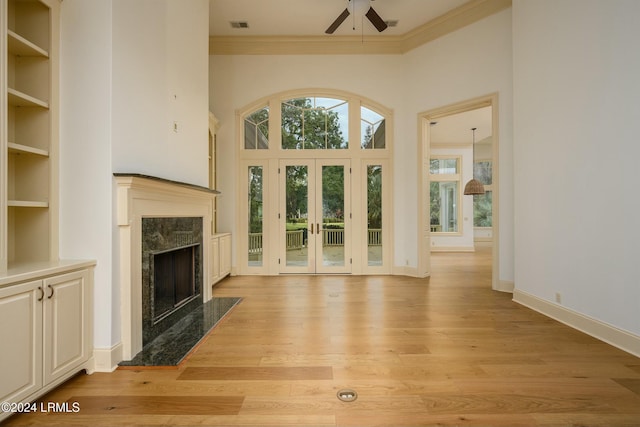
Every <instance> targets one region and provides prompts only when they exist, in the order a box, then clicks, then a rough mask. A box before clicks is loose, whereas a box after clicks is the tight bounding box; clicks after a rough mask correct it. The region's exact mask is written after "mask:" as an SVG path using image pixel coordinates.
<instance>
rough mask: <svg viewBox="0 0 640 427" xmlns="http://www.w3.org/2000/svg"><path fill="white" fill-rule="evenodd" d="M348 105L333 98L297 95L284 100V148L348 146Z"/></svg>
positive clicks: (304, 148) (337, 147) (338, 147)
mask: <svg viewBox="0 0 640 427" xmlns="http://www.w3.org/2000/svg"><path fill="white" fill-rule="evenodd" d="M348 118H349V105H348V103H347V101H343V100H341V99H332V98H318V97H309V98H295V99H290V100H288V101H284V102H283V103H282V148H283V149H287V150H309V149H346V148H349V141H348V134H349V131H348V129H349V119H348Z"/></svg>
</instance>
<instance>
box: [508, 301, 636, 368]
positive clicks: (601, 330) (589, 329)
mask: <svg viewBox="0 0 640 427" xmlns="http://www.w3.org/2000/svg"><path fill="white" fill-rule="evenodd" d="M513 301H514V302H517V303H518V304H521V305H523V306H525V307H528V308H530V309H532V310H534V311H537V312H538V313H541V314H544V315H545V316H547V317H550V318H552V319H554V320H557V321H558V322H560V323H564V324H565V325H567V326H570V327H572V328H574V329H577V330H578V331H581V332H584V333H585V334H587V335H590V336H592V337H594V338H597V339H599V340H600V341H604V342H606V343H607V344H611V345H612V346H614V347H617V348H619V349H620V350H624V351H626V352H628V353H631V354H633V355H634V356H637V357H640V336H638V335H634V334H632V333H631V332H628V331H624V330H622V329H619V328H616V327H615V326H612V325H609V324H607V323H604V322H602V321H600V320H597V319H594V318H592V317H589V316H586V315H584V314H582V313H578V312H577V311H573V310H571V309H569V308H566V307H562V306H560V305H557V304H554V303H552V302H549V301H546V300H543V299H541V298H538V297H536V296H534V295H531V294H529V293H527V292H524V291H521V290H518V289H515V290H514V291H513Z"/></svg>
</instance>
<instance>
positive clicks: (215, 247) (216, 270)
mask: <svg viewBox="0 0 640 427" xmlns="http://www.w3.org/2000/svg"><path fill="white" fill-rule="evenodd" d="M209 257H210V258H209V260H210V261H209V268H210V271H209V286H211V285H212V284H213V283H215V282H216V281H217V280H218V278H219V277H220V238H219V237H218V236H213V237H212V238H211V247H210V248H209Z"/></svg>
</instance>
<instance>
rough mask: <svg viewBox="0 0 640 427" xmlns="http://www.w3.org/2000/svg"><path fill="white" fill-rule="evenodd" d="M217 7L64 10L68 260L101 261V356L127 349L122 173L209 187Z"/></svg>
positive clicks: (71, 5) (70, 6)
mask: <svg viewBox="0 0 640 427" xmlns="http://www.w3.org/2000/svg"><path fill="white" fill-rule="evenodd" d="M208 7H209V3H208V1H207V0H189V1H188V2H184V1H182V0H94V1H91V2H89V1H86V0H65V1H64V2H63V3H61V17H62V18H61V19H62V37H61V44H62V46H61V67H62V70H61V76H62V81H61V104H62V105H61V138H60V140H61V143H60V145H61V156H60V157H61V159H60V161H61V165H60V193H61V203H60V205H61V212H60V254H61V257H63V258H82V259H95V260H97V267H96V272H95V273H96V274H95V291H94V292H95V297H94V300H95V307H94V315H95V322H94V325H95V327H94V329H95V333H94V344H95V347H96V348H98V349H105V348H106V349H108V348H110V347H111V346H113V345H115V344H117V343H118V342H119V341H120V299H119V298H120V294H119V283H118V282H117V278H118V265H117V256H118V254H117V253H116V248H117V242H115V241H114V239H116V238H117V227H116V226H115V225H114V218H115V216H114V212H115V202H114V200H115V199H114V197H113V191H114V188H113V176H112V174H113V172H134V173H144V174H150V175H155V176H160V177H163V178H168V179H173V180H178V181H185V182H189V183H192V184H197V185H204V186H206V185H208V164H207V163H208V160H207V157H208V98H209V93H208V92H209V91H208V63H207V61H208V59H207V58H208V10H209V9H208ZM174 95H176V96H177V97H174ZM173 121H177V122H178V132H177V133H175V132H173V129H172V125H173Z"/></svg>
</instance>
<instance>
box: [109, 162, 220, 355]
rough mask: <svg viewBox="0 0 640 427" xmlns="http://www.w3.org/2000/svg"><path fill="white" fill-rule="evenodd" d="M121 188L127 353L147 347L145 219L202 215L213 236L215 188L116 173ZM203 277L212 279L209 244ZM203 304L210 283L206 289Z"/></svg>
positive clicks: (123, 318) (122, 300)
mask: <svg viewBox="0 0 640 427" xmlns="http://www.w3.org/2000/svg"><path fill="white" fill-rule="evenodd" d="M114 176H115V183H116V191H117V218H116V223H117V226H118V237H119V245H118V249H119V253H118V259H119V275H118V278H119V282H120V311H121V337H122V357H123V359H124V360H131V359H132V358H133V357H134V356H135V355H136V354H137V353H138V352H140V350H142V218H143V217H167V218H168V217H202V226H203V236H205V239H207V237H206V236H211V234H212V230H214V229H215V228H214V227H213V226H212V221H213V220H214V215H213V213H214V200H215V196H216V194H218V192H217V191H215V190H209V189H207V188H205V187H199V186H194V185H189V184H184V183H180V182H175V181H169V180H165V179H161V178H155V177H150V176H146V175H139V174H114ZM202 260H203V271H202V273H203V277H205V278H206V277H209V269H210V268H211V266H210V265H209V247H208V245H203V247H202ZM202 298H203V302H205V301H208V300H210V299H211V287H210V286H205V285H204V283H203V287H202Z"/></svg>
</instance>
